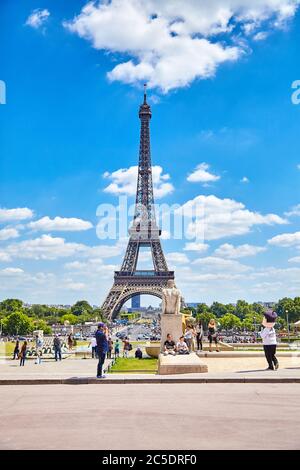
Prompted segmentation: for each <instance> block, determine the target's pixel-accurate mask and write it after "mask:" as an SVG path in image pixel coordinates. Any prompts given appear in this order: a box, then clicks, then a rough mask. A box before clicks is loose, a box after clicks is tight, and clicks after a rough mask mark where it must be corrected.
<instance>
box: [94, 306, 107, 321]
mask: <svg viewBox="0 0 300 470" xmlns="http://www.w3.org/2000/svg"><path fill="white" fill-rule="evenodd" d="M93 319H94V320H95V321H104V320H105V319H104V317H103V312H102V310H101V308H99V307H97V308H94V310H93Z"/></svg>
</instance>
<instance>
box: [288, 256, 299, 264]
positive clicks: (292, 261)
mask: <svg viewBox="0 0 300 470" xmlns="http://www.w3.org/2000/svg"><path fill="white" fill-rule="evenodd" d="M289 263H300V256H294V257H293V258H290V259H289Z"/></svg>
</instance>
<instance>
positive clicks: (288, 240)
mask: <svg viewBox="0 0 300 470" xmlns="http://www.w3.org/2000/svg"><path fill="white" fill-rule="evenodd" d="M268 243H269V244H270V245H274V246H282V247H284V248H288V247H290V246H295V245H298V246H300V232H295V233H283V234H281V235H276V237H273V238H271V239H270V240H268Z"/></svg>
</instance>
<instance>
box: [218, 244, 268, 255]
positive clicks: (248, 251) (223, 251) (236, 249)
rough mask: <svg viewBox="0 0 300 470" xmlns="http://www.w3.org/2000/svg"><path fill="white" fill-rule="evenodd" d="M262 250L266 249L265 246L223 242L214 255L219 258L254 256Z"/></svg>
mask: <svg viewBox="0 0 300 470" xmlns="http://www.w3.org/2000/svg"><path fill="white" fill-rule="evenodd" d="M263 251H266V248H265V247H263V246H255V245H248V244H245V245H239V246H233V245H230V244H229V243H225V244H224V245H221V246H219V248H217V249H216V250H215V255H216V256H220V257H221V258H245V257H247V256H255V255H257V254H258V253H261V252H263Z"/></svg>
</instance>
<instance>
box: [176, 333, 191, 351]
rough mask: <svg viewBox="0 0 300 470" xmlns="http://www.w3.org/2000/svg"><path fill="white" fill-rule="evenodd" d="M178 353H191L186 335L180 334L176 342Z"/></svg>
mask: <svg viewBox="0 0 300 470" xmlns="http://www.w3.org/2000/svg"><path fill="white" fill-rule="evenodd" d="M176 351H177V354H189V348H188V345H187V343H186V341H185V339H184V336H180V338H179V341H178V343H177V344H176Z"/></svg>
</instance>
